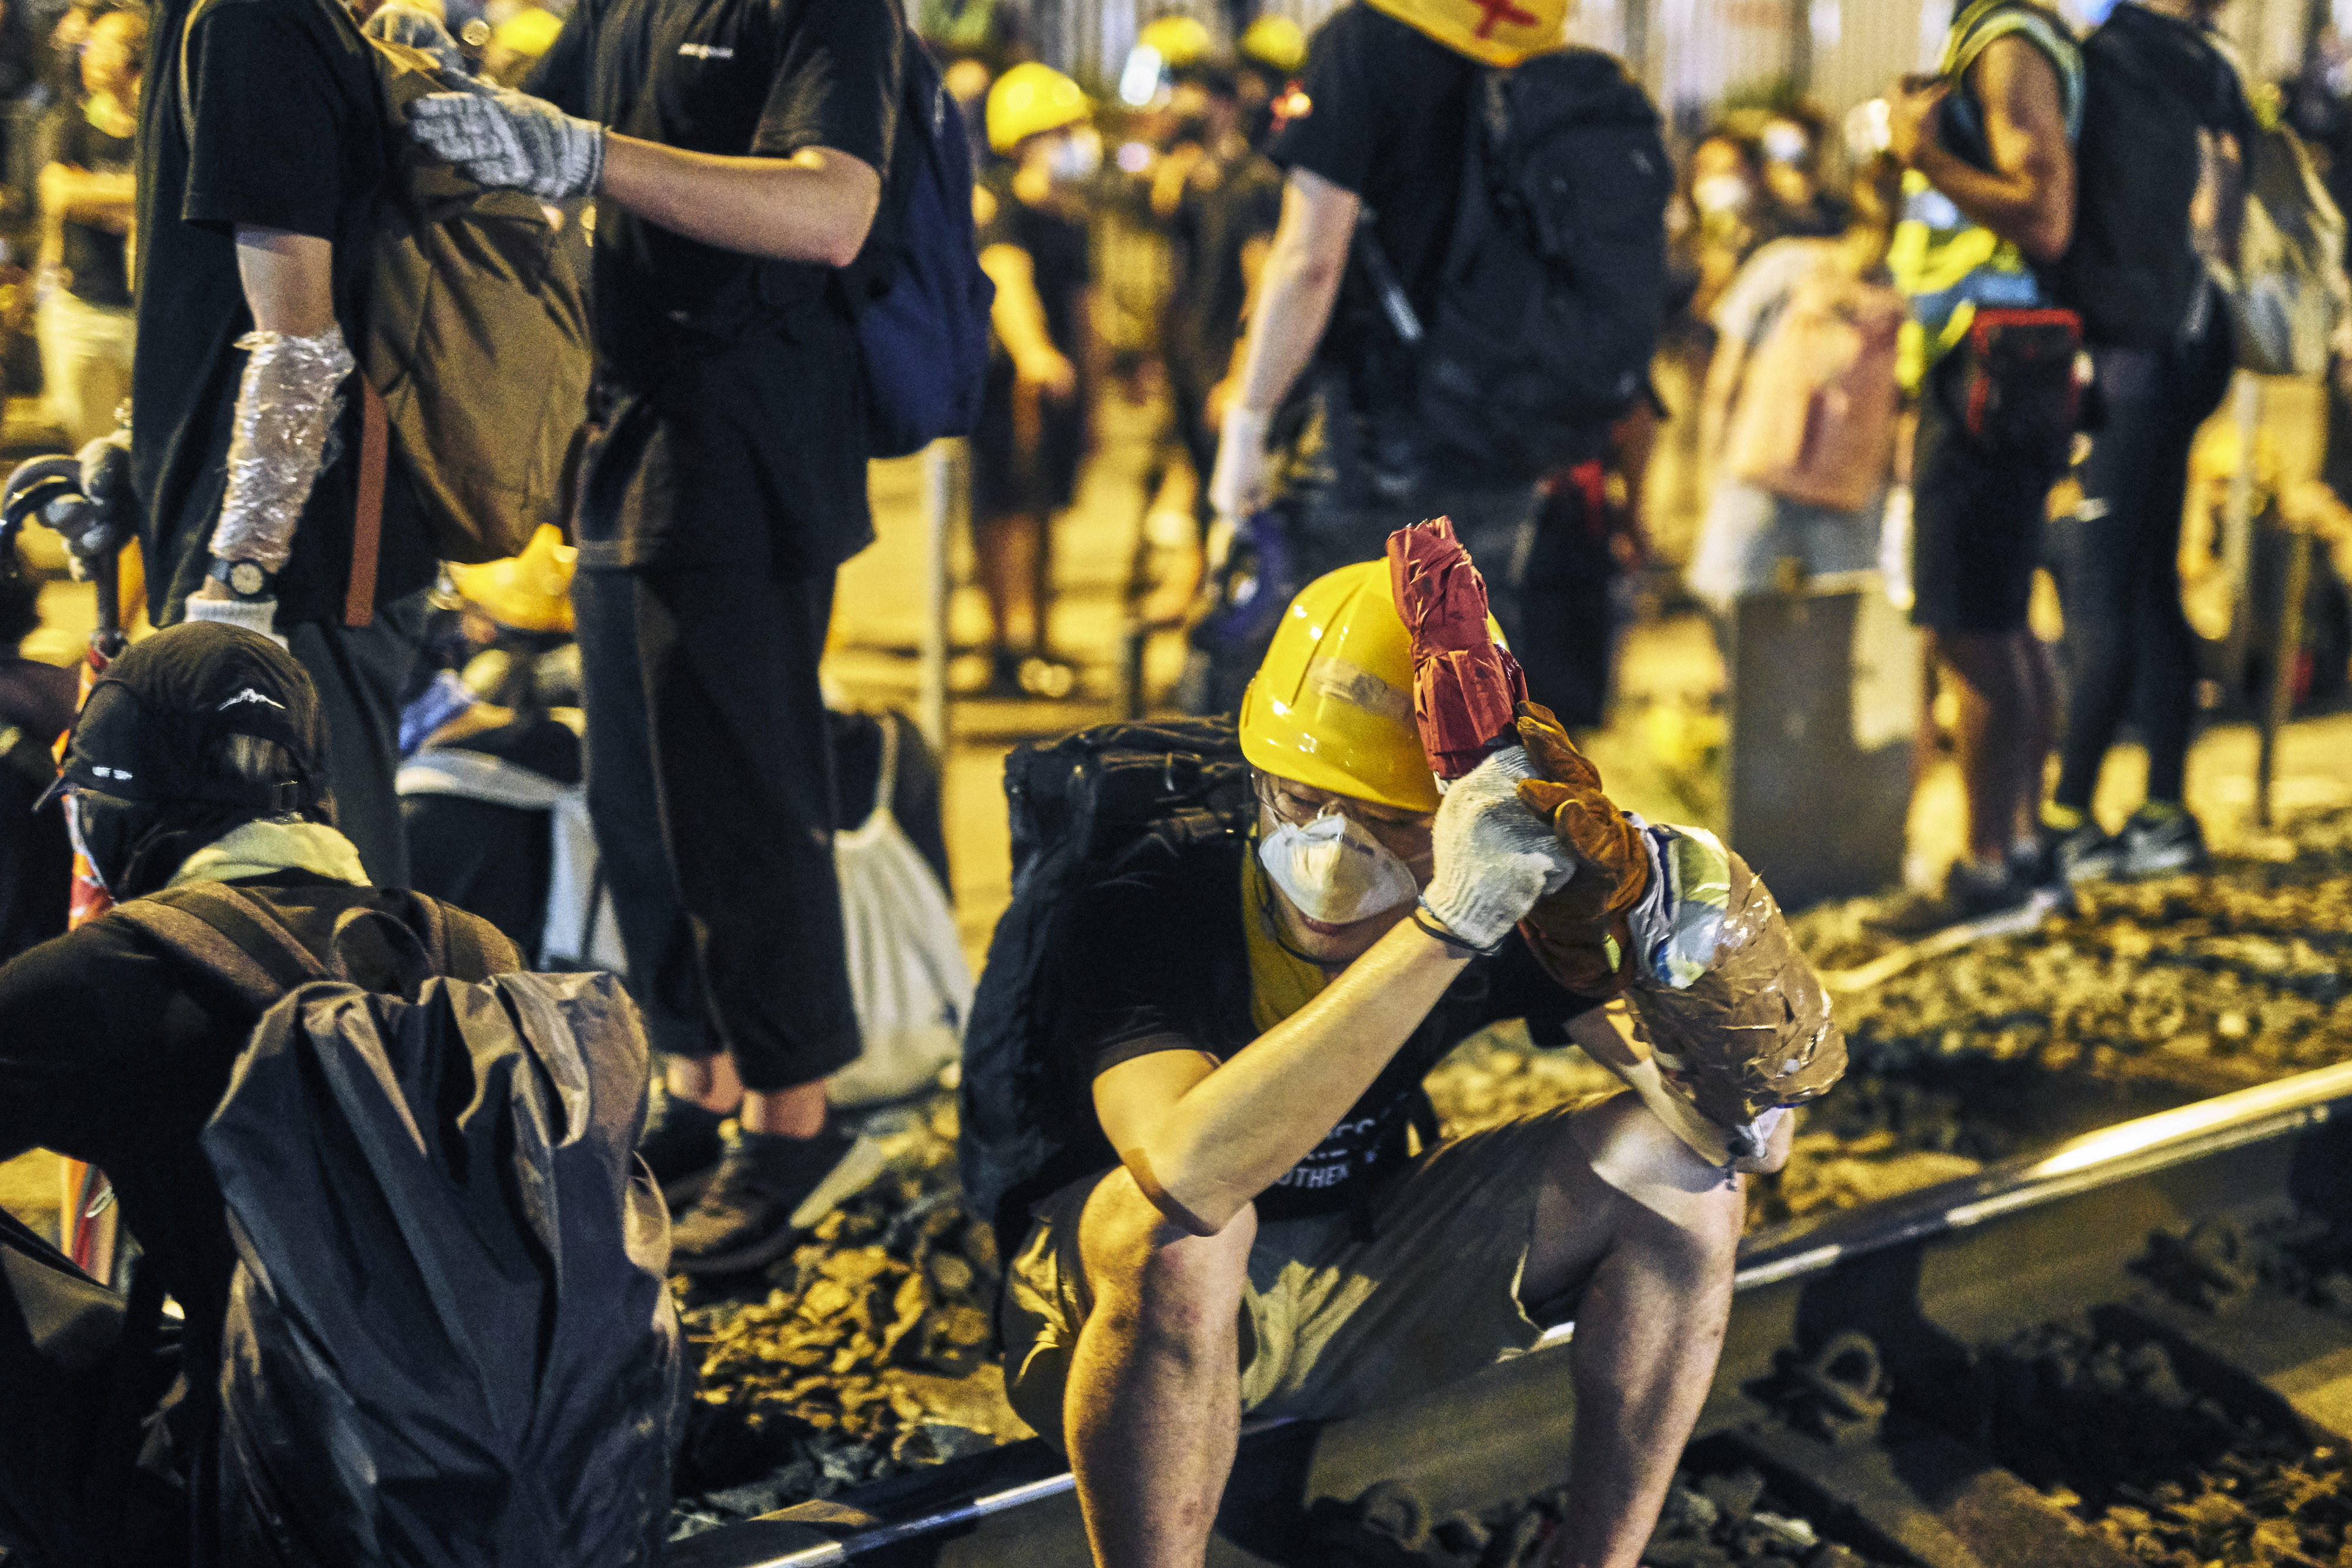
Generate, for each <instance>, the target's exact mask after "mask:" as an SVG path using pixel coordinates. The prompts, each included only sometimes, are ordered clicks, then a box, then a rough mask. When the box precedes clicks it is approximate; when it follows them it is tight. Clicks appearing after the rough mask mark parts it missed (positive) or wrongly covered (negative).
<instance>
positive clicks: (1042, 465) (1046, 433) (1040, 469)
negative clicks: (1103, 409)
mask: <svg viewBox="0 0 2352 1568" xmlns="http://www.w3.org/2000/svg"><path fill="white" fill-rule="evenodd" d="M1029 434H1030V433H1028V432H1024V431H1023V430H1022V429H1021V428H1020V424H1019V422H1018V421H1016V420H1015V419H1014V417H1013V363H1012V361H1009V360H1005V359H1003V358H999V359H997V360H995V361H992V363H991V364H990V365H989V367H988V392H987V395H986V396H985V397H984V398H983V399H982V402H981V405H980V425H979V428H978V429H976V430H974V431H973V432H972V433H971V509H972V510H973V512H975V513H976V514H978V515H979V516H981V517H1006V516H1009V515H1011V514H1013V513H1016V512H1037V513H1048V512H1058V511H1060V510H1061V509H1062V508H1063V507H1066V506H1068V505H1069V504H1070V499H1071V497H1074V496H1076V494H1077V489H1078V460H1079V459H1080V458H1082V457H1084V456H1085V455H1086V450H1087V389H1086V387H1085V386H1084V385H1083V384H1081V385H1080V386H1079V388H1078V392H1077V395H1076V396H1075V397H1072V398H1070V399H1068V400H1067V401H1066V402H1054V401H1053V400H1052V399H1051V398H1040V399H1039V400H1038V405H1037V428H1036V430H1035V432H1034V436H1032V437H1031V439H1028V440H1024V439H1023V437H1024V435H1029Z"/></svg>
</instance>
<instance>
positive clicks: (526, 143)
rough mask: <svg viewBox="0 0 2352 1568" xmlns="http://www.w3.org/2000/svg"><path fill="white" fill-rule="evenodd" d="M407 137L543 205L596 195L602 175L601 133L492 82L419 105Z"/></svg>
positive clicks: (589, 124) (472, 173) (472, 174)
mask: <svg viewBox="0 0 2352 1568" xmlns="http://www.w3.org/2000/svg"><path fill="white" fill-rule="evenodd" d="M408 131H409V134H410V135H412V136H414V137H415V138H416V140H417V141H418V143H419V144H420V145H422V146H423V147H424V148H425V151H427V152H431V153H432V154H433V155H434V156H435V157H436V158H439V159H441V160H443V161H444V162H449V163H453V164H455V165H457V167H458V168H459V169H461V170H463V171H464V172H466V174H467V177H468V178H470V179H473V180H477V181H479V182H480V183H483V184H485V185H492V186H497V187H499V188H501V189H507V190H518V191H528V192H530V193H531V194H532V195H534V196H537V197H538V198H539V199H540V200H541V201H543V202H561V201H566V200H569V199H570V198H572V197H573V196H586V195H593V193H595V190H596V186H597V183H598V182H599V181H600V180H601V179H603V177H604V127H603V126H601V125H598V124H597V123H596V122H595V121H594V120H582V119H579V118H578V117H576V116H573V115H569V114H566V113H564V112H563V111H562V110H560V109H558V108H556V107H555V106H554V105H553V104H551V103H548V102H545V101H544V100H542V99H536V98H532V97H530V96H529V95H528V94H525V93H520V92H517V91H515V90H514V89H512V88H505V87H499V86H497V85H496V84H494V83H490V82H477V83H476V84H475V85H474V88H473V89H472V90H471V91H469V92H436V93H428V94H427V95H425V97H423V98H421V99H417V100H416V102H415V104H413V105H412V106H410V108H409V110H408Z"/></svg>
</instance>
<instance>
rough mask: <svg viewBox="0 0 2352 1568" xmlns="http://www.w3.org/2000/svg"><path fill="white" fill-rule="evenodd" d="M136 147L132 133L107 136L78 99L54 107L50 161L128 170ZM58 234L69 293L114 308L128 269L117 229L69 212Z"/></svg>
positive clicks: (121, 301)
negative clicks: (54, 134)
mask: <svg viewBox="0 0 2352 1568" xmlns="http://www.w3.org/2000/svg"><path fill="white" fill-rule="evenodd" d="M137 149H138V142H137V141H135V140H134V139H133V138H131V137H129V136H109V135H108V134H107V133H106V132H105V131H100V129H99V128H98V127H97V126H95V125H92V124H91V123H90V122H89V116H88V115H87V114H85V113H83V112H82V110H81V107H80V106H79V104H67V105H66V106H64V107H63V108H62V109H60V110H58V128H57V139H56V141H54V142H53V143H52V146H51V151H50V154H49V157H50V161H51V162H58V163H65V164H69V165H71V166H72V167H74V168H76V169H79V170H82V171H83V172H86V173H91V174H128V173H130V172H131V160H132V157H133V155H134V154H135V153H136V152H137ZM58 238H59V239H60V240H61V241H62V242H63V248H64V255H63V256H62V257H61V258H60V260H61V264H62V265H63V266H64V267H65V272H66V287H67V288H68V290H70V291H71V292H72V294H73V297H74V298H77V299H79V300H81V301H82V302H84V303H85V304H89V305H106V306H111V307H113V308H117V309H120V308H122V307H124V306H127V305H129V304H130V303H131V275H130V273H129V272H128V271H126V270H125V269H124V267H123V244H124V238H123V236H122V235H119V234H115V233H113V232H111V231H110V230H107V229H102V228H100V227H99V226H98V225H95V224H84V223H76V222H75V221H74V220H72V219H71V218H68V219H66V220H65V221H64V222H62V223H60V224H59V225H58Z"/></svg>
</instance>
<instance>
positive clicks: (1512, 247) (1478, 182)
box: [1362, 48, 1674, 484]
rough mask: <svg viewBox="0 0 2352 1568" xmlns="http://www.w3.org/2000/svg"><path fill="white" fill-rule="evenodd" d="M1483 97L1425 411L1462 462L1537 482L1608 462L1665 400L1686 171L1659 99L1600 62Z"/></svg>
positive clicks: (1401, 315)
mask: <svg viewBox="0 0 2352 1568" xmlns="http://www.w3.org/2000/svg"><path fill="white" fill-rule="evenodd" d="M1474 94H1475V96H1474V97H1473V99H1472V103H1471V109H1472V113H1471V117H1470V118H1471V123H1470V128H1469V131H1470V133H1469V134H1468V135H1467V136H1466V137H1465V142H1466V143H1467V145H1466V146H1465V149H1464V152H1463V165H1462V195H1461V200H1460V202H1459V203H1458V204H1457V206H1456V209H1455V213H1454V233H1453V237H1452V239H1451V241H1450V242H1449V243H1448V245H1447V246H1446V251H1445V262H1444V272H1443V274H1442V276H1441V278H1440V281H1439V284H1438V290H1437V302H1436V308H1435V311H1434V319H1432V320H1431V321H1430V322H1429V323H1428V324H1427V325H1426V327H1425V328H1421V329H1420V338H1419V343H1418V371H1419V374H1418V387H1417V391H1416V396H1415V407H1416V412H1417V413H1418V415H1419V418H1420V420H1421V422H1422V423H1423V426H1424V427H1425V428H1426V430H1427V431H1428V433H1429V437H1430V440H1431V442H1432V444H1433V446H1434V447H1436V448H1437V449H1439V450H1440V451H1442V452H1443V453H1444V454H1445V455H1448V456H1450V457H1452V458H1453V459H1454V460H1456V461H1459V462H1465V463H1466V464H1468V465H1471V466H1473V467H1475V469H1477V470H1478V471H1479V472H1480V473H1481V474H1482V476H1485V477H1488V478H1491V479H1493V480H1495V481H1496V483H1499V484H1522V483H1524V484H1532V483H1534V482H1535V481H1536V480H1538V479H1540V478H1542V477H1543V476H1545V475H1547V474H1549V473H1551V472H1553V471H1554V470H1556V469H1559V468H1561V467H1565V466H1567V465H1570V464H1573V463H1578V462H1581V461H1583V460H1585V459H1587V458H1590V457H1592V456H1594V455H1598V453H1599V452H1600V450H1601V443H1602V441H1603V440H1604V439H1605V434H1606V427H1607V426H1608V425H1609V423H1611V422H1612V421H1613V420H1615V419H1616V418H1617V417H1618V416H1619V415H1621V414H1622V413H1624V412H1625V411H1626V410H1627V409H1629V408H1631V407H1632V406H1633V402H1634V400H1635V399H1637V398H1639V397H1640V396H1641V395H1642V393H1643V389H1644V388H1645V387H1646V386H1647V385H1648V382H1649V370H1650V359H1651V356H1652V355H1653V354H1654V353H1655V352H1656V350H1657V346H1658V333H1659V330H1660V329H1661V327H1662V326H1663V325H1664V318H1665V297H1666V223H1665V216H1666V199H1667V197H1668V196H1669V195H1670V194H1671V193H1673V190H1674V165H1673V163H1672V162H1669V161H1668V159H1667V157H1666V149H1665V143H1664V141H1662V140H1661V139H1660V136H1659V130H1658V111H1657V110H1656V108H1655V107H1654V106H1653V105H1652V104H1651V102H1650V98H1649V94H1647V93H1646V92H1644V91H1643V90H1642V87H1641V84H1640V83H1638V82H1636V81H1634V80H1633V78H1631V77H1629V76H1627V75H1626V74H1625V68H1624V67H1623V66H1622V64H1621V63H1620V62H1619V61H1618V60H1617V59H1616V57H1613V56H1611V55H1606V54H1603V53H1601V51H1600V50H1598V49H1586V48H1569V49H1562V50H1560V51H1559V52H1557V53H1554V54H1548V55H1538V56H1537V57H1535V58H1533V59H1531V60H1528V61H1527V62H1526V63H1524V64H1522V65H1520V66H1517V67H1516V68H1513V69H1510V70H1488V71H1486V72H1483V73H1482V74H1481V76H1480V78H1479V79H1478V82H1477V84H1476V86H1475V89H1474ZM1370 233H1371V231H1370V228H1369V227H1368V228H1366V229H1364V230H1363V231H1362V234H1363V235H1364V237H1365V239H1366V240H1367V241H1369V240H1370ZM1374 249H1375V259H1374V261H1373V265H1372V267H1371V271H1372V273H1373V276H1374V279H1375V287H1377V288H1378V290H1379V292H1380V293H1381V294H1382V295H1383V296H1384V297H1385V303H1386V305H1387V309H1386V314H1387V316H1388V317H1389V319H1391V322H1392V323H1395V324H1397V325H1398V326H1399V327H1400V328H1401V329H1402V330H1401V331H1400V336H1402V337H1403V338H1404V339H1405V340H1406V341H1407V342H1408V343H1411V342H1412V340H1413V332H1412V329H1414V328H1416V327H1418V326H1419V324H1418V323H1417V322H1415V321H1414V320H1413V318H1412V308H1411V307H1410V305H1404V308H1403V310H1402V312H1400V310H1399V309H1398V306H1399V305H1402V304H1404V302H1403V300H1402V292H1401V290H1400V289H1398V287H1397V286H1396V284H1395V282H1394V280H1393V276H1392V275H1391V274H1390V273H1389V269H1388V267H1387V266H1386V264H1385V262H1383V261H1381V260H1379V259H1377V247H1376V246H1375V247H1374Z"/></svg>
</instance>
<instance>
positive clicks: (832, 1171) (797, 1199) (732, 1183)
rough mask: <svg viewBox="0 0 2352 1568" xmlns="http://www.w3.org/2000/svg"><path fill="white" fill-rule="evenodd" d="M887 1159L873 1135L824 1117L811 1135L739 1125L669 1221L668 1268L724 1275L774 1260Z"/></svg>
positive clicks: (874, 1174)
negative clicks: (705, 1179)
mask: <svg viewBox="0 0 2352 1568" xmlns="http://www.w3.org/2000/svg"><path fill="white" fill-rule="evenodd" d="M888 1165H889V1156H888V1155H887V1154H886V1153H885V1152H884V1150H883V1148H882V1145H881V1143H880V1141H879V1140H877V1139H875V1138H871V1137H862V1136H861V1137H852V1136H851V1135H850V1134H847V1133H845V1132H843V1131H842V1130H841V1129H840V1128H838V1127H835V1126H834V1125H832V1124H827V1125H826V1127H825V1129H824V1132H822V1133H819V1134H817V1135H816V1136H815V1137H814V1138H787V1137H783V1136H782V1135H781V1134H773V1133H746V1132H742V1131H740V1129H739V1130H738V1131H737V1132H736V1133H735V1134H734V1135H733V1136H732V1137H730V1138H729V1139H728V1140H727V1153H726V1156H725V1157H724V1158H723V1159H721V1160H720V1161H719V1170H718V1174H716V1175H715V1176H712V1177H711V1178H710V1185H709V1186H707V1187H705V1188H703V1191H702V1196H701V1197H699V1198H698V1199H697V1200H696V1201H695V1205H694V1207H692V1208H689V1209H688V1210H687V1211H686V1212H685V1213H684V1214H681V1215H679V1216H678V1217H677V1220H676V1221H675V1222H673V1223H672V1225H671V1226H670V1232H669V1241H670V1267H671V1268H673V1269H675V1270H677V1271H678V1272H679V1273H681V1274H731V1273H734V1272H737V1271H738V1270H744V1269H756V1268H759V1267H760V1266H761V1265H762V1264H764V1263H771V1262H773V1261H774V1260H776V1259H778V1258H781V1257H782V1256H783V1255H784V1254H785V1253H786V1252H788V1251H790V1250H791V1249H792V1247H793V1243H794V1242H795V1241H797V1240H799V1239H800V1238H801V1236H802V1235H803V1233H804V1232H806V1231H807V1230H808V1229H809V1228H811V1227H813V1226H814V1225H815V1224H816V1222H817V1221H818V1220H820V1219H823V1218H824V1217H825V1216H826V1215H828V1214H830V1213H832V1212H833V1211H834V1210H835V1209H836V1208H838V1207H841V1205H842V1204H843V1203H845V1202H846V1201H847V1200H848V1199H850V1198H851V1197H856V1195H857V1194H858V1193H859V1192H861V1191H863V1190H865V1188H866V1187H867V1186H871V1185H872V1183H873V1181H874V1179H875V1178H876V1177H877V1176H880V1175H881V1174H882V1173H883V1171H884V1170H885V1169H886V1168H887V1167H888Z"/></svg>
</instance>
